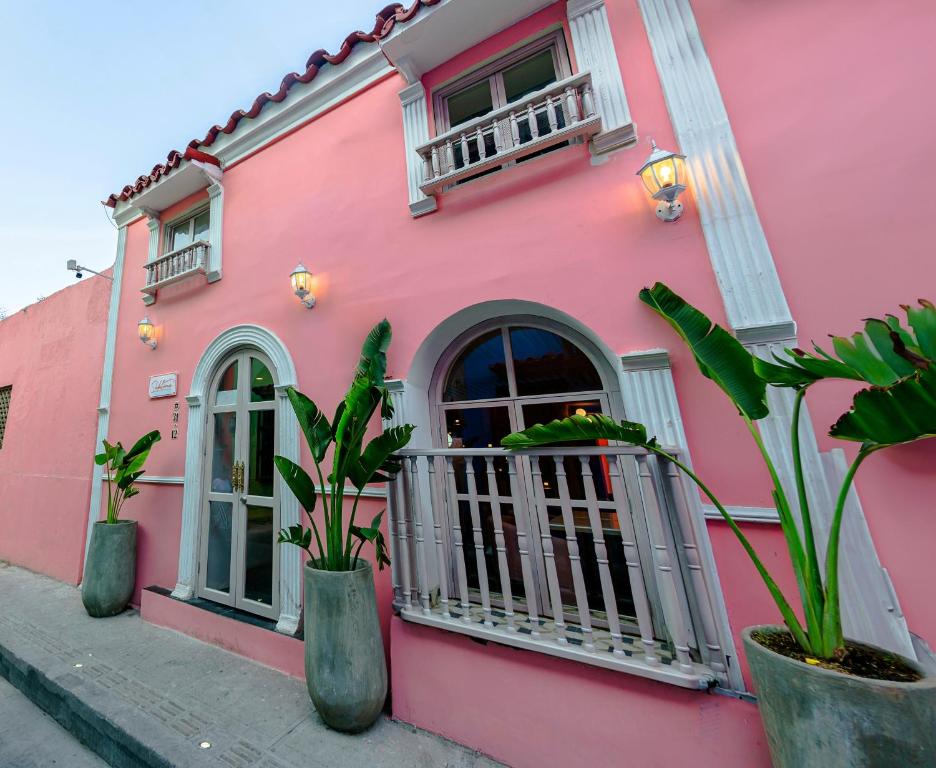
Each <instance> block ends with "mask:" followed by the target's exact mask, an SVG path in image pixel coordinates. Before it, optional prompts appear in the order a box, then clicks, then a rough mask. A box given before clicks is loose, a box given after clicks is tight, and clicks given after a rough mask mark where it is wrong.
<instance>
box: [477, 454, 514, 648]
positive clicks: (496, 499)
mask: <svg viewBox="0 0 936 768" xmlns="http://www.w3.org/2000/svg"><path fill="white" fill-rule="evenodd" d="M484 461H485V464H486V465H487V481H488V496H489V497H490V499H491V520H492V522H493V523H494V549H495V550H496V551H497V572H498V575H499V576H500V585H501V594H502V595H503V598H504V616H505V618H506V619H507V629H509V630H510V631H512V632H516V630H517V626H516V624H515V622H514V611H513V592H512V591H511V589H510V568H509V566H508V564H507V544H506V541H505V539H504V523H503V520H502V519H501V500H500V491H499V489H498V487H497V473H496V471H495V467H494V458H493V457H492V456H486V457H485V459H484Z"/></svg>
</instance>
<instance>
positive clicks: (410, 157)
mask: <svg viewBox="0 0 936 768" xmlns="http://www.w3.org/2000/svg"><path fill="white" fill-rule="evenodd" d="M400 104H401V105H402V107H403V143H404V145H405V149H406V181H407V185H408V187H409V208H410V213H411V214H412V215H413V218H416V217H418V216H424V215H425V214H427V213H432V212H433V211H434V210H435V209H436V208H437V207H438V206H437V205H436V199H435V197H434V196H433V197H426V195H424V194H423V193H422V191H420V189H419V184H420V182H421V181H422V180H423V163H422V160H420V158H419V155H417V154H416V147H418V146H420V145H421V144H424V143H425V142H427V141H429V113H428V110H427V108H426V89H425V88H424V87H423V84H422V82H420V81H419V80H417V81H416V82H415V83H413V84H412V85H408V86H406V88H404V89H403V90H402V91H400Z"/></svg>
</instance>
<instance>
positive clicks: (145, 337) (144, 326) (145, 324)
mask: <svg viewBox="0 0 936 768" xmlns="http://www.w3.org/2000/svg"><path fill="white" fill-rule="evenodd" d="M154 330H155V329H154V328H153V324H152V323H151V322H150V320H149V318H148V317H144V318H143V319H142V320H140V323H139V325H137V331H138V333H139V334H140V341H142V342H143V343H145V344H148V343H149V342H150V341H152V339H153V332H154Z"/></svg>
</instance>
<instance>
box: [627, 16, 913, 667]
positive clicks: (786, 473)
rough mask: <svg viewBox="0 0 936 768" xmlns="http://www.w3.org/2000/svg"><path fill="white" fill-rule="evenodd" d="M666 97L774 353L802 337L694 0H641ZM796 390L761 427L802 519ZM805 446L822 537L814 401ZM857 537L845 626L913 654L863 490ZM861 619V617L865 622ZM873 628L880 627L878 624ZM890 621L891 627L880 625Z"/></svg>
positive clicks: (752, 322) (741, 306)
mask: <svg viewBox="0 0 936 768" xmlns="http://www.w3.org/2000/svg"><path fill="white" fill-rule="evenodd" d="M638 2H639V5H640V9H641V12H642V14H643V19H644V25H645V27H646V29H647V35H648V38H649V40H650V47H651V49H652V51H653V58H654V61H655V62H656V68H657V72H658V74H659V77H660V83H661V85H662V87H663V95H664V97H665V99H666V104H667V107H668V109H669V114H670V120H671V121H672V124H673V130H674V132H675V134H676V138H677V140H678V142H679V147H680V150H681V151H682V153H683V154H685V155H686V156H687V158H686V162H687V163H688V165H689V168H690V176H691V179H690V183H691V186H692V189H693V191H694V193H695V197H696V201H697V204H698V209H699V219H700V221H701V223H702V230H703V233H704V235H705V240H706V244H707V247H708V251H709V258H710V259H711V262H712V268H713V271H714V273H715V278H716V280H717V283H718V287H719V291H720V292H721V295H722V301H723V303H724V305H725V312H726V314H727V317H728V322H729V324H730V325H731V327H732V328H733V329H734V332H735V334H736V335H737V337H738V338H739V339H740V340H741V342H742V343H743V344H744V345H745V346H746V347H747V348H748V349H749V350H750V351H751V352H752V353H753V354H755V355H758V356H759V357H762V358H764V359H767V360H770V359H771V358H772V355H773V354H774V353H775V352H780V351H781V350H782V349H783V348H784V347H789V346H794V345H795V344H796V325H795V323H794V320H793V317H792V315H791V313H790V308H789V305H788V304H787V300H786V296H785V294H784V292H783V287H782V285H781V284H780V277H779V275H778V273H777V269H776V266H775V264H774V260H773V255H772V254H771V252H770V247H769V245H768V243H767V238H766V236H765V234H764V229H763V227H762V226H761V222H760V218H759V216H758V214H757V208H756V207H755V205H754V198H753V197H752V195H751V189H750V187H749V185H748V181H747V176H746V174H745V171H744V165H743V163H742V162H741V157H740V154H739V152H738V147H737V144H736V142H735V138H734V133H733V132H732V129H731V124H730V122H729V120H728V113H727V110H726V109H725V104H724V101H723V100H722V96H721V91H720V90H719V87H718V82H717V81H716V79H715V72H714V70H713V69H712V64H711V62H710V61H709V58H708V55H707V54H706V52H705V47H704V45H703V43H702V38H701V35H700V33H699V28H698V25H697V24H696V20H695V16H694V14H693V11H692V7H691V5H690V2H689V0H638ZM793 398H794V394H793V392H792V391H791V390H789V389H777V388H774V387H769V388H768V392H767V400H768V405H769V407H770V415H769V416H767V417H766V418H764V419H761V420H760V421H759V422H758V429H759V430H760V432H761V435H762V437H763V440H764V444H765V446H766V447H767V451H768V453H769V454H770V456H771V459H773V461H774V462H775V464H776V466H777V471H778V474H779V475H780V481H781V484H782V485H783V488H784V491H785V492H786V494H787V497H788V499H789V501H790V503H791V505H792V506H793V507H794V510H795V514H796V517H797V519H798V518H799V512H798V506H799V505H798V501H797V494H796V492H795V481H794V474H793V463H792V457H791V441H790V427H789V425H790V423H791V417H792V410H793ZM800 449H801V456H802V463H803V471H804V475H805V480H806V487H807V494H808V497H809V500H810V509H811V511H812V516H813V525H814V527H815V529H816V534H817V539H819V540H823V539H824V538H825V536H826V535H827V534H828V530H829V526H830V525H831V519H832V512H833V508H834V502H833V494H834V493H835V490H837V489H835V490H834V489H833V485H834V483H832V484H830V479H831V478H832V475H833V473H832V472H831V471H830V470H829V467H828V466H827V464H828V462H827V461H826V459H825V458H824V456H823V454H821V453H820V452H819V447H818V444H817V442H816V436H815V432H814V430H813V425H812V420H811V418H810V416H809V413H808V409H807V408H806V407H805V404H804V407H803V409H802V420H801V424H800ZM849 512H850V519H852V520H854V519H855V518H861V519H860V520H859V521H857V522H855V523H854V525H855V530H854V531H853V533H855V537H850V538H849V539H847V540H846V539H844V538H843V541H842V550H841V561H842V562H843V563H845V562H851V563H853V564H857V565H856V567H851V566H849V567H847V568H846V567H843V568H842V570H841V572H840V585H841V591H842V597H843V606H844V605H845V604H848V605H849V608H848V609H847V610H846V609H844V607H843V617H842V618H843V624H844V628H845V632H846V634H848V635H849V636H851V637H854V638H855V639H857V640H865V641H868V642H874V643H876V644H878V645H882V646H884V647H886V648H889V649H891V650H895V651H897V652H899V653H904V654H906V655H909V656H910V657H911V658H915V656H914V652H913V646H912V641H911V639H910V636H909V633H908V632H907V629H906V623H905V622H903V617H902V616H900V615H899V608H897V607H896V605H897V603H896V596H895V595H894V594H893V590H892V588H890V584H889V579H888V578H887V577H886V572H884V574H883V577H882V576H881V572H882V571H883V569H882V568H881V567H880V563H879V562H878V559H877V555H876V553H875V550H874V543H873V541H872V540H871V537H870V532H869V531H868V529H867V524H866V523H865V522H864V519H863V516H862V515H861V505H860V503H859V502H858V499H857V494H855V495H854V498H853V500H852V501H851V502H850V510H849ZM859 619H860V620H859ZM872 628H873V629H872ZM881 628H886V629H883V630H882V629H881Z"/></svg>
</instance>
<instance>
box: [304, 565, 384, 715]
mask: <svg viewBox="0 0 936 768" xmlns="http://www.w3.org/2000/svg"><path fill="white" fill-rule="evenodd" d="M304 585H305V619H304V626H305V673H306V685H307V686H308V688H309V695H310V696H311V697H312V703H313V704H315V709H316V710H317V711H318V713H319V715H321V717H322V720H324V721H325V723H326V724H327V725H329V726H330V727H332V728H334V729H335V730H338V731H345V732H347V733H356V732H358V731H363V730H364V729H365V728H367V727H368V726H370V725H371V724H372V723H373V722H374V721H375V720H376V719H377V717H378V715H380V712H381V710H382V709H383V704H384V699H386V698H387V662H386V659H384V647H383V640H382V638H381V635H380V622H379V621H378V618H377V598H376V596H375V594H374V574H373V571H372V569H371V566H370V563H368V562H367V561H365V560H360V561H359V565H358V568H357V570H354V571H346V572H333V571H320V570H316V569H314V568H312V567H310V566H309V564H308V563H306V565H305V569H304Z"/></svg>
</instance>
